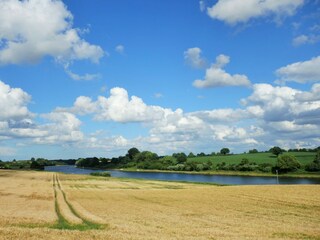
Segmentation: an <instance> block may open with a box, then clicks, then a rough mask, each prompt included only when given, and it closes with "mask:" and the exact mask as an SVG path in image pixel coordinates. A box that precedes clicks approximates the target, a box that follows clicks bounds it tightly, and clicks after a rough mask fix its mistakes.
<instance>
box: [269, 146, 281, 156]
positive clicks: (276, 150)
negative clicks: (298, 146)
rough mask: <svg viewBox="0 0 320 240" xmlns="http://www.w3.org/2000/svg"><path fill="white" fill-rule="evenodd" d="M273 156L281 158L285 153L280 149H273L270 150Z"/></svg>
mask: <svg viewBox="0 0 320 240" xmlns="http://www.w3.org/2000/svg"><path fill="white" fill-rule="evenodd" d="M269 151H270V152H271V153H272V154H274V155H276V156H279V154H281V153H282V152H283V150H282V149H281V148H280V147H273V148H270V150H269Z"/></svg>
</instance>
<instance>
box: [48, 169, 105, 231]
mask: <svg viewBox="0 0 320 240" xmlns="http://www.w3.org/2000/svg"><path fill="white" fill-rule="evenodd" d="M52 186H53V191H54V201H55V211H56V214H57V217H58V223H57V224H56V226H54V227H55V228H59V229H70V230H73V229H74V230H89V229H104V228H105V227H106V224H105V222H104V221H103V220H102V219H100V218H99V217H97V216H95V215H93V214H92V213H90V212H88V211H87V210H85V209H84V208H82V207H81V206H80V205H79V204H77V203H76V202H75V203H76V205H77V206H78V209H80V210H81V211H78V209H77V210H76V209H75V208H74V206H73V205H72V204H71V203H70V201H69V200H68V197H67V195H66V193H65V191H64V190H63V186H62V184H61V181H60V179H59V175H58V174H57V173H54V174H53V176H52Z"/></svg>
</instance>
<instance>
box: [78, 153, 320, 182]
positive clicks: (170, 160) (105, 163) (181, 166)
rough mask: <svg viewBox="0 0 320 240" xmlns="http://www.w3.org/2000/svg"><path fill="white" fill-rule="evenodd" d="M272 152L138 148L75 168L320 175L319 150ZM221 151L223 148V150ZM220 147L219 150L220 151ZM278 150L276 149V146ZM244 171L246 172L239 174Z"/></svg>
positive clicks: (83, 160) (85, 161)
mask: <svg viewBox="0 0 320 240" xmlns="http://www.w3.org/2000/svg"><path fill="white" fill-rule="evenodd" d="M279 149H280V150H281V151H280V152H276V153H272V150H270V151H268V152H262V153H259V152H256V151H251V152H250V151H249V153H245V154H227V153H226V151H225V149H224V153H219V154H211V155H205V154H203V153H200V154H197V156H196V155H194V154H192V153H190V154H189V155H188V156H187V155H186V154H185V153H174V154H172V155H171V156H160V157H159V156H158V155H157V154H156V153H153V152H150V151H142V152H140V151H139V150H138V149H137V148H131V149H129V150H128V152H127V154H126V155H125V156H120V157H118V158H111V159H108V158H96V157H93V158H81V159H78V160H77V161H76V166H77V167H84V168H95V169H124V170H126V169H127V170H140V169H141V170H144V171H148V170H149V171H150V170H151V171H152V170H154V171H170V172H187V173H192V172H196V173H197V172H201V173H217V172H219V173H220V174H223V173H224V172H225V174H232V173H235V174H237V173H238V174H239V175H256V174H258V175H265V176H270V175H273V174H275V173H278V174H280V175H286V176H289V175H294V176H297V175H303V176H310V177H320V149H319V148H317V149H314V150H313V151H307V152H303V153H301V152H299V151H296V152H293V151H290V152H284V153H283V150H282V149H281V148H279ZM222 150H223V149H222ZM222 150H221V151H222ZM277 150H278V149H277ZM241 173H245V174H241Z"/></svg>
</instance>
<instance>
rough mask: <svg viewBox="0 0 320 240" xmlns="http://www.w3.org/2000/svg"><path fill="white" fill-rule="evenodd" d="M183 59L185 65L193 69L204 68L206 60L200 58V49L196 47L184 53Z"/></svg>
mask: <svg viewBox="0 0 320 240" xmlns="http://www.w3.org/2000/svg"><path fill="white" fill-rule="evenodd" d="M184 59H185V61H186V63H187V64H189V65H190V66H192V67H194V68H203V67H205V66H206V60H205V59H204V58H202V57H201V49H200V48H198V47H194V48H189V49H187V50H186V51H185V52H184Z"/></svg>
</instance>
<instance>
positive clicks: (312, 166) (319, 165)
mask: <svg viewBox="0 0 320 240" xmlns="http://www.w3.org/2000/svg"><path fill="white" fill-rule="evenodd" d="M305 170H306V171H308V172H319V171H320V150H318V151H317V154H316V156H315V158H314V160H313V162H312V163H309V164H307V165H306V166H305Z"/></svg>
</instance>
